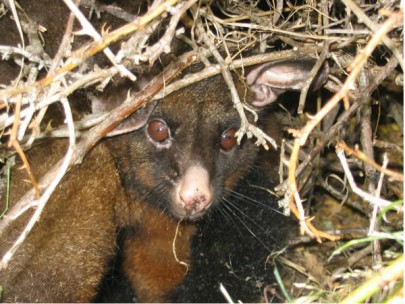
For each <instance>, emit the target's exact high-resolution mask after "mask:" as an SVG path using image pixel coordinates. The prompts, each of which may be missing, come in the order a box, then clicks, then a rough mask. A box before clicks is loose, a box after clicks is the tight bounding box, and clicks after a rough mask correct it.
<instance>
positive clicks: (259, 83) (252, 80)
mask: <svg viewBox="0 0 405 304" xmlns="http://www.w3.org/2000/svg"><path fill="white" fill-rule="evenodd" d="M315 63H316V60H315V59H313V58H310V57H301V58H297V59H290V60H284V61H277V62H269V63H265V64H262V65H260V66H258V67H256V68H255V69H253V70H252V71H251V72H250V73H249V74H248V76H247V78H246V80H247V84H248V85H249V87H250V89H251V90H252V92H253V93H254V98H253V101H252V104H253V105H255V106H264V105H268V104H270V103H272V102H273V101H275V100H276V99H277V97H278V96H279V95H280V94H281V93H283V92H285V91H288V90H295V91H299V90H301V89H302V87H303V85H304V83H305V80H306V79H307V78H308V74H309V73H310V72H311V69H312V67H313V66H314V65H315ZM328 74H329V66H328V64H327V63H326V62H325V63H324V64H323V66H322V67H321V69H320V70H319V72H318V74H317V75H316V76H315V77H314V80H313V82H312V84H311V87H310V89H312V90H317V89H319V88H320V87H321V85H322V84H324V83H325V81H326V79H327V78H328Z"/></svg>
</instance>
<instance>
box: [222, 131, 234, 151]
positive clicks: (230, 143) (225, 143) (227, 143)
mask: <svg viewBox="0 0 405 304" xmlns="http://www.w3.org/2000/svg"><path fill="white" fill-rule="evenodd" d="M236 132H237V130H236V129H235V128H231V129H228V130H225V131H224V132H223V133H222V135H221V140H220V145H221V149H222V150H223V151H225V152H227V151H230V150H232V149H233V148H234V147H235V146H236V144H237V140H236V136H235V134H236Z"/></svg>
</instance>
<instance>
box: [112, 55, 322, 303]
mask: <svg viewBox="0 0 405 304" xmlns="http://www.w3.org/2000/svg"><path fill="white" fill-rule="evenodd" d="M314 62H315V61H314V60H313V59H311V58H300V59H299V60H289V61H283V62H277V63H268V64H264V65H261V66H259V67H256V68H255V69H253V70H252V71H251V72H250V74H249V75H248V76H247V84H248V85H249V86H250V90H247V89H246V85H244V84H243V83H242V82H240V81H237V82H236V83H237V89H238V91H239V95H240V96H242V97H243V96H244V97H245V98H246V100H245V101H246V102H247V103H248V104H253V105H257V106H260V107H263V106H264V105H268V104H270V103H272V102H273V101H274V100H276V98H277V96H278V95H279V94H281V93H282V92H284V91H286V90H289V89H295V90H299V89H300V88H301V87H302V85H303V82H304V80H305V79H306V78H307V75H308V73H309V72H310V70H311V69H312V67H313V65H314ZM275 75H276V76H277V77H275ZM326 76H327V66H326V65H325V66H324V67H323V68H322V69H321V71H320V72H319V73H318V76H317V77H316V80H315V81H314V84H313V87H315V88H319V86H320V85H321V84H322V83H323V82H324V81H325V80H326ZM280 79H282V80H283V81H280ZM263 112H264V111H263ZM268 121H269V120H268ZM138 123H139V122H138ZM240 123H241V122H240V117H239V115H238V113H237V112H236V111H235V109H234V106H233V103H232V100H231V96H230V94H229V91H228V89H227V86H226V84H225V82H224V81H223V79H222V77H221V76H216V77H213V78H210V79H207V80H205V81H202V82H200V83H197V84H195V85H192V86H190V87H187V88H185V89H182V90H180V91H178V92H175V93H173V94H171V95H169V96H167V97H166V98H164V99H163V100H162V101H161V102H159V103H158V105H157V106H156V108H155V109H154V111H153V112H152V114H151V115H150V116H149V117H148V119H147V121H145V125H144V127H142V128H141V129H140V130H138V131H136V132H131V133H129V134H125V135H122V136H119V137H117V138H113V139H110V140H108V141H107V145H108V146H109V148H110V150H111V152H112V155H113V157H114V160H115V163H116V165H117V168H118V171H119V173H120V176H121V181H122V184H123V186H124V189H125V191H126V193H127V196H128V200H129V201H130V202H131V204H132V206H136V205H137V207H136V209H137V210H142V213H143V214H142V215H141V218H142V220H141V221H131V223H134V222H135V225H133V226H132V229H131V233H129V235H128V237H127V238H126V240H125V242H124V249H123V252H124V261H123V267H124V271H125V273H126V276H127V277H128V279H129V280H130V281H131V283H132V286H133V288H134V290H135V293H136V296H137V299H138V300H139V301H141V302H163V301H168V300H171V299H170V298H168V297H167V296H168V294H170V292H171V290H173V289H174V288H175V287H176V286H177V285H178V284H179V283H180V282H181V281H182V280H183V279H184V276H185V275H186V273H187V271H188V263H189V261H190V257H191V252H190V243H191V240H192V236H193V235H194V232H195V226H194V225H193V221H195V220H197V219H199V218H200V217H202V216H204V215H205V214H206V213H209V212H210V210H212V209H213V208H215V206H216V205H218V204H221V201H222V200H223V199H224V197H226V196H227V194H228V193H229V191H230V190H232V189H234V188H235V186H236V185H237V183H238V182H239V181H240V180H241V179H242V178H243V177H244V176H245V175H246V174H247V173H248V172H249V171H250V170H251V169H252V166H253V165H254V163H255V160H256V157H257V154H258V151H259V148H258V147H257V146H256V145H255V144H254V142H252V141H250V140H247V139H245V140H243V141H242V142H241V144H240V145H239V144H238V143H237V140H236V137H235V134H236V132H237V130H238V128H239V127H240ZM263 127H264V128H265V130H266V131H267V132H268V133H269V134H270V135H272V136H273V137H276V136H278V135H277V134H276V130H278V128H277V126H275V125H274V120H273V121H271V122H270V124H267V125H263ZM136 214H138V215H139V213H138V212H136Z"/></svg>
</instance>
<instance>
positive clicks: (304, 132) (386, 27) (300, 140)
mask: <svg viewBox="0 0 405 304" xmlns="http://www.w3.org/2000/svg"><path fill="white" fill-rule="evenodd" d="M402 20H403V11H402V9H401V10H400V11H398V12H395V13H393V14H392V15H391V16H390V17H389V18H388V19H387V20H386V21H385V22H384V24H383V25H382V26H381V28H380V29H379V30H378V31H377V32H376V33H375V34H374V36H373V37H372V38H371V40H370V41H369V43H368V44H367V46H366V47H365V48H364V49H363V50H362V52H361V53H360V54H358V55H357V56H356V58H355V60H354V62H353V64H352V65H351V73H350V74H349V76H348V77H347V79H346V81H345V82H344V84H343V86H342V87H341V89H340V90H339V92H337V93H336V94H335V95H334V96H333V97H332V98H331V99H330V100H329V101H328V102H327V103H326V105H325V106H324V107H323V108H322V109H321V110H320V111H318V113H317V114H315V115H314V116H313V117H312V118H311V120H309V121H308V123H307V124H306V125H305V126H304V128H302V129H301V130H299V131H298V130H292V131H291V132H292V133H293V135H294V136H295V137H296V139H295V141H294V148H293V151H292V153H291V157H290V170H289V171H288V172H289V175H288V182H289V188H290V193H289V195H290V199H289V201H290V204H289V206H290V209H292V210H296V209H295V207H294V199H293V198H294V197H295V196H296V192H297V191H298V190H297V181H296V171H295V168H296V166H297V165H296V163H298V153H299V150H300V146H303V145H305V143H306V141H307V139H308V136H309V134H310V133H311V131H312V130H313V129H314V128H315V127H316V126H317V125H318V124H319V122H320V121H321V120H322V119H323V118H324V117H325V116H326V115H327V114H328V113H329V111H331V110H332V109H333V108H334V107H335V106H336V104H337V103H338V102H339V101H340V100H341V99H343V98H345V97H346V96H347V93H348V92H349V89H350V88H351V87H352V86H353V84H354V81H355V79H356V78H357V75H358V74H359V73H360V71H361V69H362V68H363V66H364V64H365V63H366V61H367V59H368V58H369V57H370V56H371V53H372V51H373V50H374V49H375V48H376V47H377V45H378V44H379V41H381V37H382V36H384V35H386V34H387V33H388V32H389V31H391V30H392V28H393V27H394V26H395V25H398V24H399V23H401V22H402ZM291 167H292V169H294V170H292V169H291ZM299 202H300V200H298V201H296V202H295V203H296V204H298V203H299ZM299 220H300V223H303V221H301V219H299ZM304 230H305V231H306V230H307V227H301V231H304ZM319 233H320V231H317V239H318V240H319ZM328 237H329V236H328Z"/></svg>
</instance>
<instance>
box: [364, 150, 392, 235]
mask: <svg viewBox="0 0 405 304" xmlns="http://www.w3.org/2000/svg"><path fill="white" fill-rule="evenodd" d="M387 166H388V157H387V153H384V160H383V165H382V167H383V168H384V169H386V168H387ZM383 182H384V172H382V173H381V174H380V179H379V181H378V185H377V189H376V191H375V192H376V196H377V197H380V194H381V188H382V185H383ZM378 209H379V208H378V206H374V207H373V212H372V216H371V218H370V228H369V232H368V233H369V234H372V233H373V232H375V231H376V229H375V228H376V227H377V214H378Z"/></svg>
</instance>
